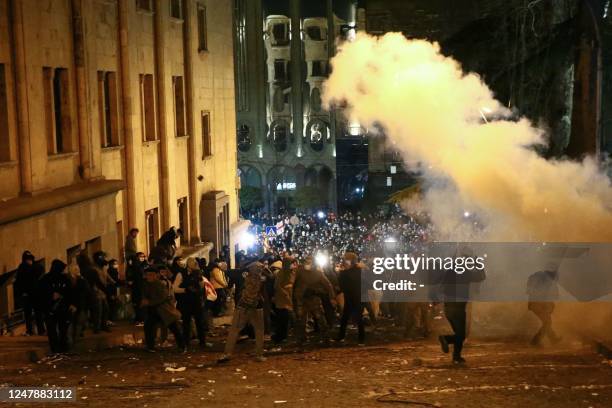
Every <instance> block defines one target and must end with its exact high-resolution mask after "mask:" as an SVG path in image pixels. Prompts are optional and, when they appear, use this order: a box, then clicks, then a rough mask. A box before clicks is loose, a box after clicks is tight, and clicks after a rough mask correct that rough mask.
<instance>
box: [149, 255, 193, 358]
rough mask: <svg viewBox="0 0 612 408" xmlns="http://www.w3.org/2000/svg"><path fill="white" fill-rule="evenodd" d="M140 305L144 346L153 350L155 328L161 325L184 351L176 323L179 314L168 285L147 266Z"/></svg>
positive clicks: (181, 336) (183, 344)
mask: <svg viewBox="0 0 612 408" xmlns="http://www.w3.org/2000/svg"><path fill="white" fill-rule="evenodd" d="M141 306H142V307H144V308H146V319H145V323H144V332H145V343H146V348H147V350H148V351H150V352H155V339H156V335H157V328H158V326H159V325H163V326H165V327H167V328H168V330H169V331H171V332H172V334H173V335H174V339H175V340H176V345H177V347H178V348H179V350H180V351H185V341H184V338H183V335H182V333H181V329H180V327H179V325H178V321H179V319H180V318H181V314H180V312H179V311H178V310H176V308H175V307H174V304H173V297H172V295H171V293H170V292H169V291H168V287H167V286H166V285H165V284H164V283H163V282H162V281H161V280H160V278H159V274H158V272H157V271H156V270H155V269H154V268H152V267H149V268H148V269H147V270H146V272H145V281H144V285H143V290H142V301H141Z"/></svg>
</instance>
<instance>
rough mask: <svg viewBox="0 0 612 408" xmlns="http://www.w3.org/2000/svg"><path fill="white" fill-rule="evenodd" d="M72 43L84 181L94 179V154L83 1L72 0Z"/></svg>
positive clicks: (81, 169) (80, 161) (80, 155)
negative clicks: (90, 125) (90, 120)
mask: <svg viewBox="0 0 612 408" xmlns="http://www.w3.org/2000/svg"><path fill="white" fill-rule="evenodd" d="M71 5H72V41H73V44H72V45H73V52H74V68H75V77H76V98H77V128H78V132H77V133H78V137H79V164H80V167H79V175H80V176H81V179H83V180H89V179H90V178H92V166H93V154H92V148H93V146H92V143H91V132H90V130H91V129H90V127H89V119H90V117H91V112H90V111H89V105H90V104H89V103H88V102H89V97H88V90H89V86H88V85H89V82H88V75H87V65H88V64H87V62H86V59H87V51H86V48H85V27H84V22H83V3H82V0H72V4H71Z"/></svg>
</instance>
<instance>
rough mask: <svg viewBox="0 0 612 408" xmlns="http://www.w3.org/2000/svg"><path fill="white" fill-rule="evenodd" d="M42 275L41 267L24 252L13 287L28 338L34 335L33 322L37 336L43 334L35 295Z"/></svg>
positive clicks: (41, 319) (41, 314) (29, 254)
mask: <svg viewBox="0 0 612 408" xmlns="http://www.w3.org/2000/svg"><path fill="white" fill-rule="evenodd" d="M44 273H45V271H44V270H43V268H42V266H41V265H40V264H38V263H36V261H35V258H34V255H32V253H31V252H30V251H25V252H24V253H23V254H22V255H21V264H19V268H17V274H16V276H15V283H14V284H13V287H14V289H15V296H16V297H17V298H18V299H20V300H21V306H22V308H23V314H24V317H25V323H26V335H28V336H31V335H33V334H34V322H36V332H37V333H38V335H39V336H43V335H44V334H45V323H44V317H43V313H42V311H41V310H40V302H39V301H38V300H37V297H38V296H37V293H36V292H37V289H38V280H39V279H40V278H41V277H42V276H43V274H44Z"/></svg>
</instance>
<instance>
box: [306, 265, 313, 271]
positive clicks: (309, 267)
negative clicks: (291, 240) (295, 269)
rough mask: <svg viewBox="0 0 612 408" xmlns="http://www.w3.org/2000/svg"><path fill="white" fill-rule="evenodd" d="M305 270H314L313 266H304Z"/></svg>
mask: <svg viewBox="0 0 612 408" xmlns="http://www.w3.org/2000/svg"><path fill="white" fill-rule="evenodd" d="M304 269H306V270H307V271H309V270H311V269H312V264H306V265H304Z"/></svg>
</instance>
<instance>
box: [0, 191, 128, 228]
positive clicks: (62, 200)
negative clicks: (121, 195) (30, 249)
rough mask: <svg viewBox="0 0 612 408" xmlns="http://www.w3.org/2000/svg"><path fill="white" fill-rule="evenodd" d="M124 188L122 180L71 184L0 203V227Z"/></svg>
mask: <svg viewBox="0 0 612 408" xmlns="http://www.w3.org/2000/svg"><path fill="white" fill-rule="evenodd" d="M124 188H125V182H124V181H123V180H99V181H92V182H85V183H79V184H73V185H70V186H66V187H60V188H57V189H55V190H51V191H46V192H44V193H40V194H37V195H24V196H21V197H17V198H13V199H10V200H8V201H5V202H2V203H0V225H4V224H8V223H11V222H16V221H19V220H22V219H25V218H29V217H33V216H35V215H39V214H43V213H46V212H49V211H53V210H57V209H59V208H63V207H67V206H69V205H72V204H77V203H80V202H82V201H86V200H91V199H94V198H98V197H102V196H105V195H108V194H115V193H117V192H118V191H121V190H123V189H124Z"/></svg>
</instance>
